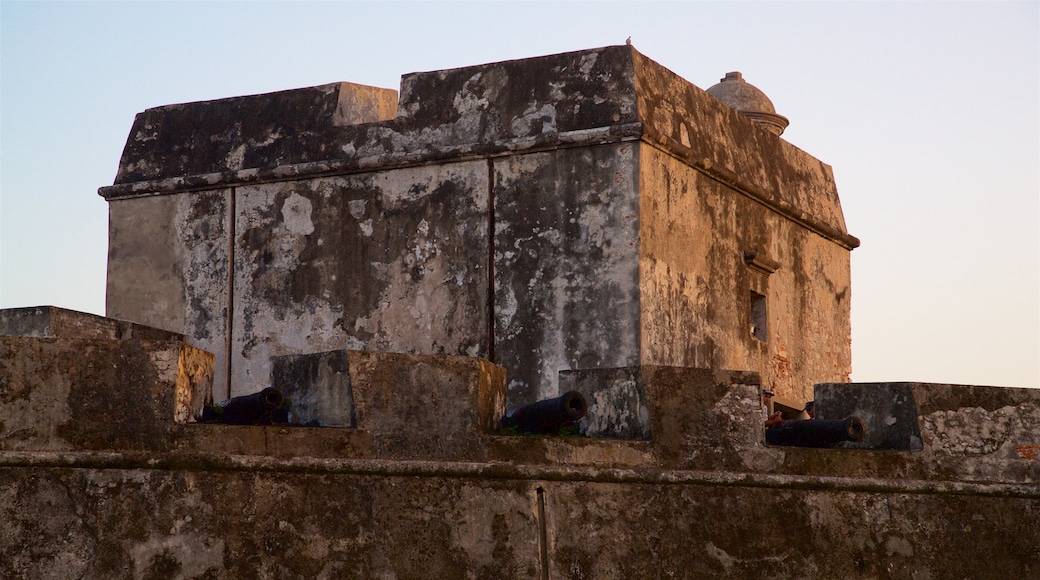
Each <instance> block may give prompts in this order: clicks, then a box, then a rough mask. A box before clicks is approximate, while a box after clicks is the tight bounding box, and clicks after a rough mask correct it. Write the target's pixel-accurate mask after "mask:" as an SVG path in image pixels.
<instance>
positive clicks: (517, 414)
mask: <svg viewBox="0 0 1040 580" xmlns="http://www.w3.org/2000/svg"><path fill="white" fill-rule="evenodd" d="M588 410H589V402H588V401H587V400H585V395H582V394H581V393H579V392H578V391H568V392H566V393H564V394H562V395H560V396H559V397H556V398H555V399H543V400H541V401H537V402H534V403H531V404H530V405H524V406H522V407H517V408H516V409H513V410H512V411H510V412H508V413H506V416H505V417H503V418H502V429H515V430H516V432H517V433H527V434H535V435H555V434H558V433H559V432H560V429H562V428H564V427H567V426H570V425H573V424H574V423H575V422H576V421H578V420H579V419H581V418H582V417H584V416H585V413H587V412H588Z"/></svg>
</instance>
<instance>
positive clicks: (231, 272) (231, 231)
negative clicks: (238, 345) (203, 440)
mask: <svg viewBox="0 0 1040 580" xmlns="http://www.w3.org/2000/svg"><path fill="white" fill-rule="evenodd" d="M237 192H238V188H235V187H232V188H231V193H230V194H229V195H228V251H227V261H228V264H227V269H228V274H227V306H226V308H227V317H226V320H227V326H226V327H225V329H224V368H223V369H222V370H223V372H224V380H225V381H227V384H226V385H224V395H225V397H224V398H225V399H230V398H231V348H232V345H233V344H234V341H233V340H232V337H233V335H234V331H235V326H234V317H235V216H236V213H235V197H236V196H237Z"/></svg>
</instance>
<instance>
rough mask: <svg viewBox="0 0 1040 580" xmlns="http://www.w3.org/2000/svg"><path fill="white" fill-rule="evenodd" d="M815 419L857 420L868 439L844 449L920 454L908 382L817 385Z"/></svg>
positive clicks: (918, 428) (850, 442) (844, 445)
mask: <svg viewBox="0 0 1040 580" xmlns="http://www.w3.org/2000/svg"><path fill="white" fill-rule="evenodd" d="M814 400H815V401H816V418H817V419H821V420H834V419H845V418H848V417H859V418H860V419H862V420H863V422H864V424H866V427H867V436H866V437H865V438H864V439H863V441H860V442H858V443H856V442H852V441H846V442H844V443H841V444H840V445H839V446H840V447H844V448H846V449H890V450H891V449H900V450H905V451H920V450H921V449H922V446H921V429H920V427H919V426H918V423H917V403H916V402H915V401H914V393H913V390H912V389H911V387H910V385H909V384H908V383H824V384H819V385H816V395H815V399H814Z"/></svg>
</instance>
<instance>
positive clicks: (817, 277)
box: [639, 147, 852, 400]
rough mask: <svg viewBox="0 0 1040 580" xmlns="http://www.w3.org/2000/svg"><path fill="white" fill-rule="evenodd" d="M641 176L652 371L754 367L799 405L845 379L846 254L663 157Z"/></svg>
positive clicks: (653, 153) (644, 311) (848, 358)
mask: <svg viewBox="0 0 1040 580" xmlns="http://www.w3.org/2000/svg"><path fill="white" fill-rule="evenodd" d="M639 177H640V182H641V184H640V190H641V191H644V192H647V193H645V194H644V195H643V196H642V197H641V201H640V236H639V243H640V252H639V256H640V257H639V260H640V270H639V273H640V289H641V300H640V303H641V317H640V321H641V324H640V328H641V338H642V340H641V351H642V352H641V360H642V361H643V363H644V364H659V365H670V366H688V367H706V368H743V369H756V370H757V371H758V372H759V373H760V374H761V376H762V381H763V384H764V385H765V386H768V387H771V388H772V389H773V390H774V392H775V393H776V394H778V395H781V396H784V397H789V398H794V399H800V400H808V399H811V398H812V392H811V385H812V384H814V383H818V382H838V381H847V380H848V376H849V373H850V372H851V369H852V354H851V347H850V344H851V337H852V330H851V324H850V287H851V278H850V271H849V253H848V250H847V249H845V248H843V247H842V246H840V245H838V244H835V243H833V242H831V241H829V240H827V239H825V238H823V237H821V236H819V235H817V234H815V233H813V232H812V231H810V230H807V229H805V228H803V227H801V226H799V225H798V224H796V223H793V222H792V221H791V220H790V219H787V218H785V217H784V216H782V215H779V214H777V213H776V212H773V211H770V210H769V209H767V208H765V207H764V206H763V205H762V204H761V203H758V202H756V201H753V200H751V199H749V198H748V197H747V196H745V195H742V194H741V193H740V192H739V191H736V190H734V189H733V188H732V187H727V186H726V185H723V184H721V183H719V182H718V181H717V180H714V179H710V178H708V177H706V176H704V175H703V174H702V173H700V172H698V171H696V170H694V169H693V168H691V167H689V166H688V165H686V164H684V163H683V162H681V161H680V160H678V159H676V158H675V157H674V156H671V155H668V154H666V153H664V152H662V151H660V150H658V149H655V148H651V147H646V148H644V149H643V150H642V153H641V158H640V174H639ZM746 253H754V254H755V255H756V256H757V258H756V259H757V260H758V261H759V262H761V261H762V260H763V259H768V260H769V261H770V262H772V263H774V264H775V266H774V267H775V271H774V272H773V273H771V274H770V273H766V272H767V271H768V268H766V269H765V271H764V269H763V268H761V267H755V266H754V264H750V265H749V264H748V263H747V261H746V260H745V255H746ZM752 291H754V292H756V293H758V294H760V295H763V296H765V297H766V306H765V310H766V325H765V326H766V328H765V330H764V334H765V336H766V340H764V341H763V340H759V339H758V338H756V336H754V335H753V333H752V332H751V331H750V330H749V329H750V328H751V324H752V319H751V311H752V308H751V304H750V298H749V296H750V293H751V292H752ZM821 377H827V378H826V379H823V378H821Z"/></svg>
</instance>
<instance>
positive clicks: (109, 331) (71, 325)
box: [0, 306, 184, 341]
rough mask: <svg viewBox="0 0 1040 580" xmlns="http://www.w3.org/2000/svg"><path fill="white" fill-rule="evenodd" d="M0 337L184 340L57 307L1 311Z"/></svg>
mask: <svg viewBox="0 0 1040 580" xmlns="http://www.w3.org/2000/svg"><path fill="white" fill-rule="evenodd" d="M0 336H31V337H36V338H45V337H51V338H94V339H111V340H127V339H134V340H170V341H179V340H182V339H183V338H184V337H183V336H182V335H181V334H178V333H176V332H171V331H168V330H162V329H159V328H152V327H150V326H145V325H143V324H135V323H133V322H127V321H125V320H116V319H114V318H106V317H104V316H97V315H96V314H88V313H86V312H77V311H75V310H67V309H65V308H58V307H57V306H31V307H28V308H5V309H3V310H0Z"/></svg>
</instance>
